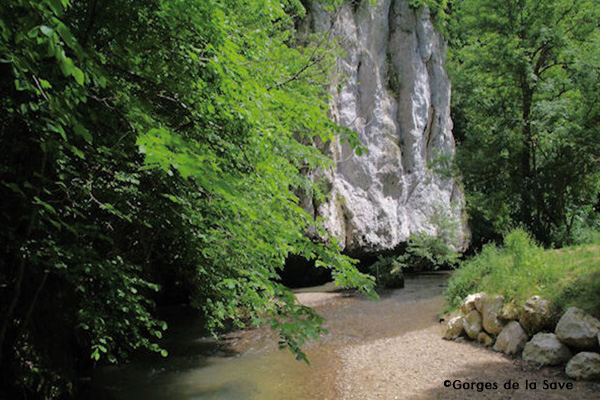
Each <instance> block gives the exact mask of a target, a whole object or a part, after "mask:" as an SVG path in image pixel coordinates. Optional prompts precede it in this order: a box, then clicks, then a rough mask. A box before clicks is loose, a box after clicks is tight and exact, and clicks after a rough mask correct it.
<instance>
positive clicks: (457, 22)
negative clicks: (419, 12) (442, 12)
mask: <svg viewBox="0 0 600 400" xmlns="http://www.w3.org/2000/svg"><path fill="white" fill-rule="evenodd" d="M452 13H453V14H452V19H451V21H452V22H451V27H450V32H451V59H452V63H451V64H452V70H453V71H452V76H453V81H454V93H455V95H454V120H455V123H456V126H455V134H456V135H457V137H458V141H459V152H458V163H459V165H460V168H461V170H462V173H463V176H464V180H465V184H466V188H467V191H468V197H469V205H470V211H471V218H472V224H473V230H474V238H475V240H476V241H478V240H479V241H485V240H488V239H497V238H499V237H500V234H501V233H502V231H505V230H506V229H507V228H508V227H509V226H511V225H515V224H522V225H523V226H525V227H527V229H529V230H530V231H531V232H532V233H533V234H534V235H535V236H536V237H537V238H538V239H539V240H541V241H542V242H543V243H546V244H550V243H552V242H555V243H556V244H560V243H564V242H565V241H569V240H570V238H572V236H573V229H574V224H575V223H576V221H577V220H578V219H579V218H583V216H584V215H585V214H586V213H589V211H590V210H591V206H592V205H593V203H594V199H596V195H597V193H598V172H599V164H598V160H597V158H596V157H595V156H594V154H598V149H599V145H600V135H599V131H598V129H599V126H598V120H597V119H594V118H597V115H598V104H597V102H596V99H597V94H594V93H593V91H592V90H591V88H592V87H597V85H598V82H599V81H600V74H599V69H598V68H599V67H598V66H599V63H598V62H599V61H600V60H599V59H598V52H597V50H594V49H597V48H598V46H600V41H599V40H600V39H599V27H598V24H597V21H598V18H599V17H600V9H599V5H598V3H597V2H595V1H590V0H551V1H541V0H514V1H512V0H511V1H508V2H501V3H499V2H493V1H488V0H463V1H457V2H453V3H452Z"/></svg>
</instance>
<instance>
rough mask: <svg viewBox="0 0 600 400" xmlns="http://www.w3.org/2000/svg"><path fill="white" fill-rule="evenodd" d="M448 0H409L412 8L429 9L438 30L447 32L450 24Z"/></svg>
mask: <svg viewBox="0 0 600 400" xmlns="http://www.w3.org/2000/svg"><path fill="white" fill-rule="evenodd" d="M448 3H449V2H448V0H408V4H409V5H410V6H411V7H412V8H421V7H427V8H428V9H429V11H430V12H431V15H432V16H433V19H434V22H435V24H436V25H437V27H438V29H441V30H442V31H444V30H445V26H446V24H447V22H448V17H447V14H446V11H447V10H448Z"/></svg>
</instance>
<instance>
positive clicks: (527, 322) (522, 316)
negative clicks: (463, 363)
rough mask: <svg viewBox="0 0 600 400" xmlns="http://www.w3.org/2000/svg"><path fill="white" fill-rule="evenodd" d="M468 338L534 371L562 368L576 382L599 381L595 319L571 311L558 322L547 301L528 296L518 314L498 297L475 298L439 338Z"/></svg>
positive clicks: (599, 330)
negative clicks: (515, 358) (533, 367)
mask: <svg viewBox="0 0 600 400" xmlns="http://www.w3.org/2000/svg"><path fill="white" fill-rule="evenodd" d="M460 337H467V338H469V339H471V340H476V341H478V342H479V343H481V344H483V345H484V346H486V347H492V346H493V349H494V350H495V351H499V352H503V353H505V354H508V355H522V357H523V360H525V361H526V362H528V363H531V364H535V365H538V366H546V365H564V364H566V368H565V372H566V374H567V375H568V376H569V377H571V378H573V379H578V380H600V320H598V319H596V318H594V317H593V316H591V315H589V314H587V313H586V312H584V311H582V310H580V309H578V308H576V307H571V308H569V309H568V310H567V311H566V312H565V313H564V314H563V315H562V316H561V317H560V319H559V318H557V315H555V314H554V313H553V312H552V310H551V307H550V302H549V301H548V300H545V299H542V298H541V297H539V296H533V297H531V298H530V299H529V300H527V302H526V303H525V304H524V306H523V307H522V309H520V310H519V309H517V308H516V307H515V306H514V305H513V304H510V303H509V304H505V302H504V297H503V296H492V295H488V294H487V293H475V294H471V295H469V296H467V297H466V298H465V300H464V301H463V303H462V305H461V315H459V316H456V317H454V318H452V319H451V320H450V321H449V322H448V324H447V327H446V332H445V334H444V339H447V340H456V339H458V338H460Z"/></svg>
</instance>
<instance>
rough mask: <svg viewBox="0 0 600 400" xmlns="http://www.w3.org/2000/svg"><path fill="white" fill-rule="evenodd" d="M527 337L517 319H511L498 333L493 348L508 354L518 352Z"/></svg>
mask: <svg viewBox="0 0 600 400" xmlns="http://www.w3.org/2000/svg"><path fill="white" fill-rule="evenodd" d="M527 339H528V336H527V333H525V331H524V330H523V327H522V326H521V324H519V323H518V322H517V321H511V322H509V323H508V324H506V326H505V327H504V329H502V332H500V334H499V335H498V339H496V344H495V345H494V350H496V351H501V352H503V353H505V354H508V355H515V354H519V353H520V352H521V350H523V347H524V346H525V343H527Z"/></svg>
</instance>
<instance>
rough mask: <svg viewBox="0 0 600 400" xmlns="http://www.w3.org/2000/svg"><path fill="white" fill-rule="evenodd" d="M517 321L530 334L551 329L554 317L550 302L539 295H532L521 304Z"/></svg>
mask: <svg viewBox="0 0 600 400" xmlns="http://www.w3.org/2000/svg"><path fill="white" fill-rule="evenodd" d="M519 322H520V323H521V326H522V327H523V329H525V331H526V332H527V333H528V334H530V335H534V334H536V333H538V332H544V331H552V328H553V325H554V324H553V323H554V322H555V319H554V315H553V314H552V311H551V309H550V302H549V301H548V300H546V299H542V298H541V297H540V296H532V297H531V298H529V300H527V301H526V302H525V304H524V305H523V308H522V309H521V312H520V313H519Z"/></svg>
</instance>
